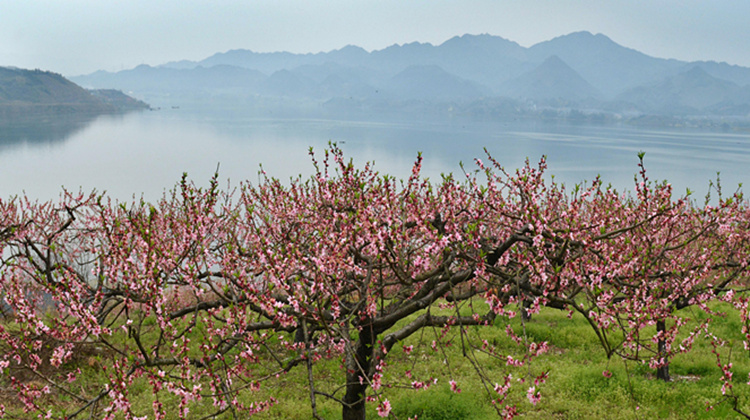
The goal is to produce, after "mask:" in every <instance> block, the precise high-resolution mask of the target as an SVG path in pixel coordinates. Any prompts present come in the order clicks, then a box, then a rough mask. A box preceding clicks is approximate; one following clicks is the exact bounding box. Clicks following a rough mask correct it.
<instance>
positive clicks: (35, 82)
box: [0, 67, 148, 116]
mask: <svg viewBox="0 0 750 420" xmlns="http://www.w3.org/2000/svg"><path fill="white" fill-rule="evenodd" d="M135 108H148V105H146V104H145V103H143V102H140V101H137V100H135V99H133V98H130V97H128V96H127V95H125V94H123V93H122V92H115V91H94V92H91V91H88V90H86V89H84V88H82V87H80V86H78V85H77V84H75V83H73V82H71V81H70V80H68V79H66V78H64V77H63V76H62V75H60V74H57V73H52V72H49V71H43V70H25V69H18V68H12V67H0V115H2V116H14V115H27V114H36V113H55V114H60V113H65V114H71V113H81V112H85V113H105V112H116V111H120V110H125V109H135Z"/></svg>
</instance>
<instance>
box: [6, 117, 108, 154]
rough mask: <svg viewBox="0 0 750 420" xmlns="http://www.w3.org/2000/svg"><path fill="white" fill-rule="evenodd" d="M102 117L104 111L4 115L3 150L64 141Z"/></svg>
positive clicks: (46, 145)
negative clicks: (67, 113)
mask: <svg viewBox="0 0 750 420" xmlns="http://www.w3.org/2000/svg"><path fill="white" fill-rule="evenodd" d="M100 117H101V115H100V114H73V115H66V114H62V115H31V116H26V117H19V116H16V117H0V153H2V152H5V151H6V150H8V149H13V148H17V147H21V146H30V147H39V146H44V147H48V146H51V145H56V144H60V143H63V142H65V140H67V139H69V138H70V137H72V136H74V135H75V134H76V133H78V132H80V131H81V130H83V129H84V128H86V126H88V125H89V124H90V123H92V122H93V121H94V120H96V119H97V118H100Z"/></svg>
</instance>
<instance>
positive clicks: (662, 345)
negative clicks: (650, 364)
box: [656, 320, 671, 382]
mask: <svg viewBox="0 0 750 420" xmlns="http://www.w3.org/2000/svg"><path fill="white" fill-rule="evenodd" d="M666 330H667V324H666V322H664V320H659V321H656V332H657V333H662V334H663V333H664V332H666ZM657 345H658V349H659V358H662V359H664V362H665V363H664V365H663V366H659V367H658V368H656V379H661V380H662V381H665V382H669V381H670V380H671V378H670V377H669V356H668V355H667V343H666V342H665V341H664V339H663V338H660V339H659V343H658V344H657Z"/></svg>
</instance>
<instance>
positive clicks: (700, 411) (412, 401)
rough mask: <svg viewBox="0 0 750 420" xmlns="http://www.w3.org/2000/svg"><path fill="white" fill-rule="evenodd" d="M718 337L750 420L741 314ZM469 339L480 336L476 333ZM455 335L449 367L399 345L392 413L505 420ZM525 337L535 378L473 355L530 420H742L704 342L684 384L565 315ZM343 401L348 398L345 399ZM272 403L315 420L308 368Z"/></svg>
mask: <svg viewBox="0 0 750 420" xmlns="http://www.w3.org/2000/svg"><path fill="white" fill-rule="evenodd" d="M717 309H722V308H721V307H717ZM687 311H691V309H687ZM686 315H687V316H688V317H690V318H693V319H694V320H696V321H700V320H701V319H702V318H704V317H705V316H704V314H703V313H702V312H700V311H692V312H687V314H686ZM714 318H716V317H714ZM504 321H505V320H499V321H498V322H497V323H496V325H495V326H491V327H486V328H478V331H479V332H480V333H481V334H482V336H483V337H484V338H486V339H487V340H488V342H490V343H491V344H493V345H495V346H497V348H498V349H500V352H503V351H517V347H514V345H512V344H511V341H510V339H509V338H507V336H506V334H505V331H504ZM403 322H406V321H403ZM513 325H514V329H515V331H516V332H517V333H518V334H522V331H523V328H522V326H521V325H520V320H518V319H515V320H514V324H513ZM713 328H714V330H716V331H717V332H718V333H720V334H722V335H724V336H726V337H733V338H734V342H733V343H732V346H733V347H732V354H733V358H732V362H733V364H734V372H735V374H734V375H735V376H734V390H735V393H736V395H738V396H739V397H740V404H741V407H742V408H743V409H744V410H746V411H750V387H749V386H747V385H745V382H747V381H748V372H750V360H749V358H748V354H747V352H746V351H744V350H743V349H742V344H741V338H742V337H741V335H740V324H739V319H738V317H737V316H736V314H733V313H729V315H728V316H726V317H723V318H718V319H716V320H715V321H714V324H713ZM470 330H472V331H473V330H477V329H476V328H474V327H471V328H470ZM688 330H689V328H685V331H688ZM455 331H457V330H454V332H451V333H450V334H453V338H454V342H453V345H452V346H450V347H448V348H447V349H446V353H445V356H447V358H444V357H443V354H442V353H436V352H434V351H433V350H432V349H431V348H430V346H429V343H430V342H431V341H432V340H433V339H434V335H435V332H434V331H432V330H429V329H428V330H424V331H423V333H422V334H419V333H418V334H415V336H413V337H411V338H410V339H409V340H407V342H406V343H404V344H414V345H415V349H414V351H413V352H412V353H411V354H410V355H407V354H405V353H404V352H403V350H402V349H401V346H400V345H397V346H395V347H394V348H393V350H392V351H391V352H390V354H389V355H388V359H387V362H388V367H387V368H386V371H385V380H384V383H390V384H395V385H396V386H394V387H393V388H388V389H385V390H384V391H385V393H384V398H388V399H389V401H390V402H391V404H392V406H393V410H392V413H393V414H394V415H396V416H397V417H398V418H399V419H406V418H408V417H413V416H415V415H416V416H418V418H419V420H443V419H466V420H482V419H492V418H497V415H496V412H495V409H494V408H493V405H492V404H491V403H490V399H491V398H490V396H489V395H488V394H487V392H486V391H485V389H484V388H483V386H482V384H481V382H480V381H479V380H478V379H477V374H476V372H475V369H474V367H473V366H472V364H471V362H470V361H469V359H467V358H464V357H462V346H461V342H460V338H459V337H458V336H456V335H455V334H456V332H455ZM525 331H526V335H527V336H528V338H529V339H533V340H535V341H548V342H549V345H550V351H549V352H548V353H547V354H545V355H543V356H541V357H539V358H537V359H535V360H534V362H533V363H532V365H531V368H530V370H528V368H526V367H523V368H513V369H512V370H511V368H508V367H507V366H506V365H505V363H504V362H503V361H502V360H497V359H492V358H490V357H488V356H486V355H483V354H479V353H477V352H474V354H475V356H476V359H477V360H478V361H479V362H480V363H481V365H482V367H483V368H484V369H485V373H486V374H487V375H488V377H489V378H490V380H491V381H492V382H493V383H494V382H502V379H503V377H504V376H505V375H506V374H507V373H512V374H513V375H514V378H515V379H514V390H513V391H512V393H511V395H510V397H509V399H508V400H507V401H506V403H508V404H515V405H516V406H517V407H518V409H519V411H521V413H522V414H523V416H522V418H524V419H545V420H548V419H652V418H664V419H713V418H740V416H739V415H738V414H737V413H735V412H734V411H733V410H732V408H731V406H730V405H729V403H727V402H723V403H722V401H723V400H722V395H721V393H720V387H721V382H720V371H719V369H718V368H717V367H716V359H715V356H714V354H712V352H711V349H712V347H711V346H710V343H709V342H708V341H707V340H706V339H704V338H698V339H696V342H695V346H694V348H693V350H692V351H691V352H690V353H687V354H681V355H678V356H676V357H675V358H674V359H673V360H672V363H671V365H670V372H671V374H672V376H673V377H674V378H675V380H674V381H673V382H669V383H665V382H662V381H657V380H656V379H654V372H653V371H652V370H651V369H649V368H648V366H647V365H643V364H640V363H636V362H628V363H627V364H626V363H625V362H623V361H622V360H620V359H617V358H615V357H613V358H612V359H609V360H608V359H607V358H606V356H605V354H604V351H603V350H602V349H601V346H600V344H599V341H598V339H597V338H596V336H595V334H594V333H593V332H592V331H591V329H590V327H589V325H588V323H586V321H585V320H584V319H582V318H581V317H580V316H573V318H572V319H568V318H567V316H566V313H564V312H560V311H556V310H553V309H543V310H542V312H541V313H540V314H537V315H534V317H533V319H532V320H531V321H530V322H527V323H526V325H525ZM438 333H439V332H438ZM420 343H421V345H420ZM728 350H729V349H728V348H725V349H723V350H722V352H723V354H724V355H726V354H728ZM469 351H471V350H469ZM86 360H89V363H88V364H82V365H81V369H82V371H83V374H82V375H81V379H80V383H81V386H82V387H84V388H87V387H88V388H91V389H95V385H96V383H97V380H101V378H102V377H103V376H102V372H101V370H100V369H98V367H97V364H96V363H91V361H90V358H89V359H86ZM605 370H609V371H610V372H611V373H612V376H611V377H609V378H607V377H605V376H604V375H603V374H602V372H603V371H605ZM407 371H410V372H411V373H412V374H413V375H414V377H415V378H418V379H420V380H425V379H427V378H430V377H435V378H437V379H438V381H437V384H435V385H434V386H432V387H430V388H429V389H428V390H421V391H415V390H411V389H407V388H406V387H405V386H404V387H399V386H403V385H408V383H409V382H410V379H407V378H406V376H405V375H406V372H407ZM545 371H548V372H549V378H548V380H547V382H546V383H545V384H543V385H542V386H541V387H540V390H541V394H542V400H541V401H540V402H539V403H538V404H537V405H536V406H533V405H531V403H529V401H528V400H527V399H526V389H527V388H528V386H529V382H526V383H520V382H518V380H519V379H522V378H523V379H525V380H527V381H529V380H533V377H534V376H535V375H537V374H540V373H541V372H545ZM343 377H344V372H343V368H342V367H341V361H340V360H338V359H333V360H328V361H322V362H319V363H317V364H316V365H315V367H314V378H315V381H316V385H317V386H318V387H319V388H320V389H321V390H324V391H325V392H333V391H334V390H335V389H336V388H337V386H338V385H339V384H340V383H341V382H342V381H343ZM451 379H454V380H456V381H457V382H458V384H459V386H460V388H461V393H458V394H457V393H453V392H451V391H450V387H449V384H448V381H449V380H451ZM3 381H4V379H3ZM0 385H3V386H6V384H0ZM490 385H491V384H490ZM92 392H93V391H92ZM4 395H8V394H4ZM336 395H337V396H339V397H340V396H341V395H342V392H339V393H337V394H336ZM130 396H131V401H132V403H133V406H134V407H135V411H136V413H140V415H144V414H148V413H150V410H151V409H150V407H151V404H152V401H153V396H152V395H151V391H150V386H149V385H148V383H147V382H146V380H145V379H139V380H137V381H136V384H135V386H133V387H132V388H131V390H130ZM270 396H273V397H275V398H276V399H277V400H278V403H277V404H276V405H275V406H274V407H273V408H272V409H270V410H269V411H267V412H265V413H262V414H260V415H258V416H257V418H258V419H263V420H265V419H268V420H271V419H309V418H311V417H312V416H311V408H310V399H309V390H308V389H307V373H306V370H305V369H304V366H298V367H297V368H296V369H295V370H293V371H292V372H290V373H288V374H285V375H282V376H281V377H279V378H277V379H273V380H271V381H268V382H264V383H263V386H262V388H261V390H260V391H258V392H255V393H252V394H248V396H247V397H246V398H247V399H246V400H245V402H246V403H249V402H250V401H253V400H255V401H260V400H263V399H265V398H267V397H270ZM159 399H160V401H161V402H162V403H163V404H165V406H166V407H170V406H171V407H176V404H177V402H178V400H177V398H176V397H174V396H172V395H171V394H169V393H167V392H162V393H160V394H159ZM317 401H318V413H319V414H320V415H321V416H322V417H323V418H325V419H338V418H341V407H340V405H339V404H338V403H337V402H335V401H332V400H329V399H326V398H325V397H322V396H318V397H317ZM60 403H61V405H62V406H64V405H65V404H66V401H65V400H61V401H60ZM6 405H7V404H6ZM707 405H715V408H714V409H713V410H711V411H707V410H706V407H707ZM375 406H376V405H375V404H369V405H368V418H370V419H376V418H379V417H378V416H377V413H376V410H375ZM171 411H174V410H171ZM211 412H212V406H211V399H210V398H205V399H204V400H203V401H202V402H200V403H198V404H195V405H193V406H191V411H190V415H191V418H200V417H202V416H205V415H208V414H209V413H211ZM18 416H19V417H20V418H24V415H23V414H22V413H21V412H18ZM169 418H175V417H169ZM217 418H230V417H229V416H224V417H217Z"/></svg>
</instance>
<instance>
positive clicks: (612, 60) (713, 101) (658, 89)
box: [71, 32, 750, 117]
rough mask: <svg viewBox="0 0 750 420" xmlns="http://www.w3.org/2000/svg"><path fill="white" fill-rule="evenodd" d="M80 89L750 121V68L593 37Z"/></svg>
mask: <svg viewBox="0 0 750 420" xmlns="http://www.w3.org/2000/svg"><path fill="white" fill-rule="evenodd" d="M71 80H73V81H75V82H76V83H78V84H80V85H82V86H84V87H88V88H115V89H121V90H124V91H127V92H129V93H130V92H132V94H133V95H134V96H136V97H140V98H143V99H146V100H148V101H149V102H159V101H164V100H166V98H169V100H170V101H180V100H188V99H192V100H203V99H205V98H209V97H210V98H216V97H220V98H234V99H240V100H245V101H257V100H261V99H263V100H267V99H269V98H272V99H275V100H283V101H289V102H295V101H300V100H304V101H305V102H306V103H317V104H321V105H323V106H325V107H332V108H340V109H348V110H352V109H375V108H382V107H392V108H396V109H397V108H399V107H400V106H401V107H409V106H414V104H415V103H421V104H422V105H424V106H425V107H437V108H440V109H451V110H462V111H463V112H468V113H471V112H473V111H471V110H477V109H484V111H483V112H489V113H490V114H492V113H493V112H494V113H498V112H499V113H503V112H506V111H508V110H510V109H515V110H521V111H523V110H528V109H552V110H555V109H556V110H561V109H563V110H570V109H574V110H583V111H585V112H603V113H608V114H611V115H619V114H627V115H643V114H651V115H667V116H675V115H677V116H694V115H701V116H706V115H708V116H740V117H747V116H750V114H749V112H750V68H746V67H740V66H735V65H730V64H727V63H717V62H705V61H696V62H686V61H680V60H675V59H664V58H657V57H651V56H648V55H646V54H644V53H641V52H639V51H636V50H634V49H631V48H627V47H624V46H622V45H619V44H617V43H616V42H614V41H612V40H611V39H610V38H608V37H607V36H605V35H602V34H596V35H595V34H591V33H589V32H576V33H571V34H568V35H564V36H560V37H557V38H554V39H551V40H549V41H545V42H541V43H539V44H536V45H533V46H531V47H528V48H526V47H523V46H521V45H519V44H517V43H515V42H513V41H510V40H507V39H504V38H502V37H499V36H493V35H487V34H484V35H463V36H457V37H454V38H451V39H449V40H447V41H445V42H444V43H442V44H440V45H432V44H429V43H418V42H414V43H409V44H403V45H392V46H390V47H387V48H384V49H382V50H376V51H372V52H368V51H366V50H364V49H362V48H360V47H357V46H352V45H349V46H346V47H343V48H341V49H338V50H333V51H329V52H321V53H315V54H293V53H289V52H275V53H257V52H253V51H249V50H231V51H227V52H223V53H217V54H214V55H212V56H210V57H207V58H205V59H203V60H200V61H187V60H183V61H177V62H169V63H165V64H161V65H158V66H154V67H152V66H149V65H141V66H138V67H136V68H133V69H130V70H124V71H120V72H106V71H97V72H95V73H92V74H88V75H82V76H76V77H72V78H71ZM592 110H593V111H592Z"/></svg>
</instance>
